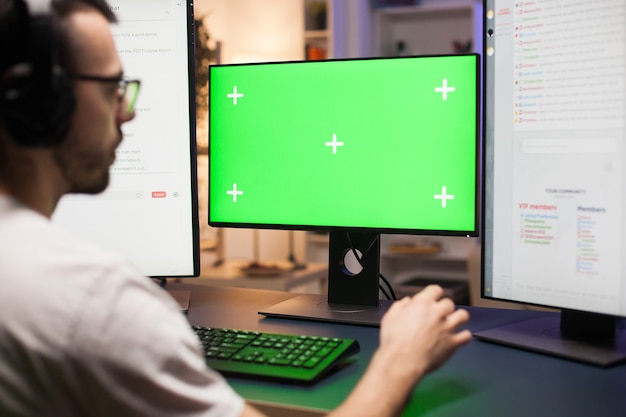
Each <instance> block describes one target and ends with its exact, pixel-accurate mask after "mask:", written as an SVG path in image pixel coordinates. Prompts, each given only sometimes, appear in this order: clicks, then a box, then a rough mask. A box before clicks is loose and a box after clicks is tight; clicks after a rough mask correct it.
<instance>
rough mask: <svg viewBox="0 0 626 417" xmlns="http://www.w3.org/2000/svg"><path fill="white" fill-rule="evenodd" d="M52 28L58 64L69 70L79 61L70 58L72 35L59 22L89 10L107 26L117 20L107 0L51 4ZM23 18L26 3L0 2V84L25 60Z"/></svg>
mask: <svg viewBox="0 0 626 417" xmlns="http://www.w3.org/2000/svg"><path fill="white" fill-rule="evenodd" d="M50 3H51V5H52V16H51V18H52V21H53V26H54V27H55V28H56V29H57V33H56V34H55V37H56V39H55V42H56V48H57V53H58V58H59V64H60V65H61V66H62V67H65V68H71V67H72V66H73V62H74V61H75V60H76V59H78V57H73V56H72V55H71V48H70V47H69V45H70V40H71V38H72V34H71V33H66V31H64V30H63V28H64V27H66V26H63V25H60V24H59V22H60V21H61V20H62V19H63V18H65V17H67V16H68V15H70V14H71V13H73V12H76V11H78V10H81V9H84V8H85V7H88V8H89V7H90V8H93V9H95V10H97V11H98V12H100V13H101V14H102V15H103V16H104V17H105V18H106V19H107V20H108V21H109V22H111V23H114V22H117V18H116V16H115V14H114V13H113V11H111V7H110V6H109V5H108V3H107V2H106V0H51V1H50ZM25 15H26V3H24V1H23V0H2V1H0V80H1V77H2V75H3V74H4V73H5V71H6V70H7V69H9V68H11V67H12V66H13V65H15V64H17V63H19V62H24V61H25V60H27V59H28V58H27V56H26V54H28V51H27V49H28V48H27V47H26V45H27V44H26V42H28V38H29V34H28V33H25V25H24V22H23V19H24V18H23V16H25Z"/></svg>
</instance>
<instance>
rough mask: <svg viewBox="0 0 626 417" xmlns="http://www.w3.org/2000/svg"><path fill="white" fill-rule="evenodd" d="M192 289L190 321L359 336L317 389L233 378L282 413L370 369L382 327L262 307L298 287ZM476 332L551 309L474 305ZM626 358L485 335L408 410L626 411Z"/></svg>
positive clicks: (319, 405) (318, 405)
mask: <svg viewBox="0 0 626 417" xmlns="http://www.w3.org/2000/svg"><path fill="white" fill-rule="evenodd" d="M171 288H172V289H178V288H180V289H190V290H191V302H190V304H191V307H190V310H189V315H188V318H189V321H190V322H191V323H192V324H199V325H205V326H214V327H231V328H241V329H249V330H259V331H270V332H287V333H298V334H309V335H319V336H340V337H350V338H355V339H357V340H358V341H359V343H360V345H361V352H360V353H359V354H357V355H355V356H354V357H353V358H354V361H353V362H352V363H350V364H349V365H348V366H346V367H345V368H343V369H341V370H340V371H338V372H336V373H334V374H332V375H330V376H329V377H327V378H326V379H324V380H323V381H321V382H320V383H318V384H316V385H314V386H312V387H298V386H293V385H288V384H280V383H266V382H258V381H257V382H252V381H247V380H245V379H239V378H229V379H228V381H229V382H230V383H231V385H232V386H233V387H234V388H235V389H236V390H237V391H238V392H239V393H240V394H241V395H242V396H243V397H245V398H247V399H248V400H250V401H251V402H252V403H257V404H258V403H260V404H262V405H265V404H276V405H277V407H279V408H280V407H289V408H293V409H294V411H291V412H289V413H282V414H280V415H291V416H295V415H299V412H298V410H300V411H302V412H303V413H304V415H315V413H313V411H314V410H318V411H328V410H331V409H333V408H334V407H336V406H337V405H338V404H339V403H340V402H341V401H342V400H343V398H345V397H346V396H347V395H348V393H349V392H350V391H351V389H352V388H353V387H354V385H355V384H356V382H357V381H358V380H359V378H360V377H361V375H363V373H364V371H365V368H366V366H367V363H368V361H369V359H370V358H371V356H372V354H373V352H374V350H375V349H376V347H377V345H378V329H377V328H371V327H362V326H351V325H344V324H329V323H315V322H305V321H297V320H286V319H276V318H266V317H263V316H259V315H257V313H256V312H257V311H258V310H259V309H261V308H264V307H267V306H268V305H272V304H274V303H277V302H280V301H283V300H286V299H288V298H290V297H293V296H294V294H293V293H286V292H277V291H263V290H251V289H241V288H218V287H214V288H210V287H206V286H198V285H194V284H188V283H175V284H173V285H172V286H171ZM467 309H468V311H469V312H470V314H471V320H470V323H469V325H468V327H469V329H470V330H472V331H478V330H484V329H488V328H492V327H496V326H500V325H504V324H508V323H514V322H517V321H521V320H525V319H531V318H536V317H541V316H549V315H554V313H550V312H538V311H523V310H503V309H491V308H481V307H468V308H467ZM625 398H626V364H625V365H621V366H617V367H613V368H609V369H602V368H597V367H594V366H590V365H585V364H580V363H576V362H571V361H568V360H564V359H559V358H553V357H548V356H543V355H540V354H536V353H532V352H526V351H522V350H517V349H512V348H507V347H503V346H499V345H494V344H490V343H486V342H482V341H478V340H472V341H471V342H470V343H469V345H467V346H465V347H463V348H462V349H461V350H459V351H458V352H457V353H456V354H455V355H454V356H453V357H452V358H451V359H450V360H449V361H448V362H446V364H444V366H443V367H442V368H440V369H439V370H437V371H436V372H435V373H433V374H431V375H429V376H427V377H426V378H425V379H424V380H423V381H422V383H421V384H420V385H419V387H418V388H417V389H416V390H415V392H414V393H413V396H412V398H411V401H410V403H409V404H408V406H407V409H406V411H405V413H404V414H403V415H405V416H454V417H463V416H480V417H490V416H494V417H531V416H532V417H543V416H550V417H554V416H568V417H576V416H585V417H588V416H598V417H600V416H602V417H604V416H618V415H624V413H625V411H624V410H625V409H626V407H625V406H626V399H625Z"/></svg>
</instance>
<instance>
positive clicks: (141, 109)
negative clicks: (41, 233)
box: [53, 0, 199, 277]
mask: <svg viewBox="0 0 626 417" xmlns="http://www.w3.org/2000/svg"><path fill="white" fill-rule="evenodd" d="M108 3H109V5H110V7H111V10H113V12H114V13H115V14H116V16H117V18H118V23H117V24H112V25H111V31H112V34H113V39H114V41H115V46H116V49H117V52H118V54H119V56H120V59H121V61H122V65H123V67H124V75H125V76H127V77H129V78H138V79H140V80H141V89H140V92H139V97H138V99H137V103H136V106H135V110H136V117H135V119H134V120H132V121H130V122H129V123H125V124H124V125H123V126H122V131H123V134H124V139H123V141H122V143H121V145H120V146H119V147H118V149H117V151H116V159H115V163H114V164H113V166H112V167H111V168H110V174H111V176H110V184H109V187H108V188H107V190H106V191H104V192H103V193H101V194H99V195H67V196H65V197H63V199H61V202H60V204H59V206H58V209H57V211H56V212H55V215H54V217H53V220H54V221H55V222H57V223H59V224H60V225H62V226H63V227H64V228H66V229H70V230H71V231H72V232H74V233H75V234H78V235H80V236H81V237H83V238H84V239H85V240H88V241H91V242H94V243H96V244H97V245H99V246H101V247H104V248H106V249H108V250H111V251H115V252H117V253H121V254H123V255H125V256H126V257H127V258H128V259H129V260H130V261H131V262H132V263H133V264H134V265H135V266H136V267H137V268H138V269H139V270H140V271H141V272H142V273H143V274H145V275H148V276H153V277H169V276H197V275H198V274H199V243H198V214H197V185H196V184H197V183H196V160H195V109H194V106H195V105H194V99H193V95H192V92H193V80H194V73H193V26H192V22H193V5H192V4H191V3H187V2H183V1H179V0H109V2H108ZM103 75H109V74H103Z"/></svg>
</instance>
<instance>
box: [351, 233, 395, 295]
mask: <svg viewBox="0 0 626 417" xmlns="http://www.w3.org/2000/svg"><path fill="white" fill-rule="evenodd" d="M346 237H347V238H348V243H349V244H350V250H351V251H352V254H353V255H354V257H355V258H356V260H357V261H358V262H359V265H361V267H362V268H364V267H365V264H364V262H363V259H365V258H366V257H367V254H368V253H369V252H370V250H372V248H373V247H374V244H375V243H376V242H377V241H378V240H379V239H380V235H376V237H375V238H374V239H373V240H372V242H371V243H370V244H369V246H368V247H367V249H366V250H365V253H364V254H363V256H359V253H358V252H357V250H356V248H355V247H354V244H353V243H352V238H351V237H350V232H346ZM378 276H379V278H380V279H379V283H378V289H379V290H380V292H382V293H383V295H384V296H385V297H386V298H387V300H397V299H398V298H397V296H396V293H395V292H394V290H393V288H392V286H391V284H390V283H389V281H388V280H387V278H385V276H384V275H383V274H381V273H379V274H378ZM380 280H382V281H383V282H384V283H385V285H386V286H387V289H388V290H389V292H390V293H391V296H390V295H389V294H388V293H387V291H385V288H384V287H383V286H382V285H381V284H380Z"/></svg>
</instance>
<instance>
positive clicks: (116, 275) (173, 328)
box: [0, 197, 243, 417]
mask: <svg viewBox="0 0 626 417" xmlns="http://www.w3.org/2000/svg"><path fill="white" fill-rule="evenodd" d="M242 410H243V399H242V398H241V397H239V396H238V395H237V394H236V393H235V392H234V391H233V390H232V389H231V388H230V387H229V386H228V385H227V383H226V382H225V381H224V379H223V378H222V377H221V376H220V375H219V374H217V373H216V372H214V371H212V370H210V369H208V368H207V367H206V364H205V362H204V359H203V356H202V353H201V350H200V346H199V343H198V341H197V339H196V336H195V335H194V334H193V332H192V331H191V329H190V326H189V324H188V323H187V321H186V319H185V318H184V317H183V315H182V314H181V313H180V311H179V310H178V306H177V304H176V303H175V301H174V300H173V299H172V298H171V297H170V296H169V295H168V294H167V293H166V292H165V291H163V290H162V289H161V288H159V286H158V285H156V284H155V283H153V282H152V280H150V279H148V278H146V277H143V276H141V275H140V274H139V273H138V272H137V271H136V270H135V269H134V268H133V267H132V266H130V264H129V263H127V262H126V261H124V260H123V259H121V258H120V257H116V256H113V255H111V254H108V253H106V252H104V251H102V250H100V249H97V248H95V247H92V246H89V245H86V244H85V243H84V242H81V241H80V240H79V239H77V238H75V237H73V236H71V235H70V234H68V233H66V232H64V231H63V230H61V229H59V228H58V227H57V226H55V225H54V224H52V223H51V222H50V220H49V219H47V218H46V217H44V216H41V215H39V214H37V213H35V212H33V211H32V210H29V209H26V208H25V207H23V206H21V205H20V204H18V203H17V202H16V201H14V200H11V199H8V198H4V197H0V415H1V416H3V417H4V416H12V415H20V416H38V417H40V416H63V417H72V416H107V417H113V416H124V417H131V416H150V417H158V416H168V417H172V416H224V417H227V416H228V417H230V416H238V415H240V414H241V412H242Z"/></svg>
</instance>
